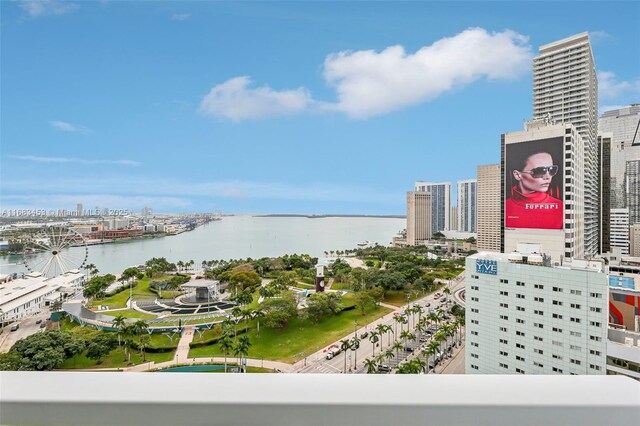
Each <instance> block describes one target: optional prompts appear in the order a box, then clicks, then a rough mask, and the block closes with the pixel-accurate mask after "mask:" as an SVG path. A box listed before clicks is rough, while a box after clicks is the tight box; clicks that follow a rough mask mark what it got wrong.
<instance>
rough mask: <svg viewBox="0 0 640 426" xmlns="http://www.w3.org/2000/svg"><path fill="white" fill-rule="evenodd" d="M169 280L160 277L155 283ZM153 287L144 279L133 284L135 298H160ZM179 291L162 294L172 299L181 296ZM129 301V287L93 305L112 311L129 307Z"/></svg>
mask: <svg viewBox="0 0 640 426" xmlns="http://www.w3.org/2000/svg"><path fill="white" fill-rule="evenodd" d="M166 278H168V275H167V276H164V275H163V276H160V277H156V278H154V281H162V280H163V279H166ZM150 285H151V280H149V278H147V277H144V278H142V279H141V280H137V281H136V282H134V283H133V284H132V289H131V290H132V293H133V295H134V297H135V296H149V297H160V296H158V295H157V294H156V293H154V292H153V291H151V289H150V288H149V286H150ZM180 294H181V293H180V292H179V291H169V290H165V291H163V292H162V298H165V299H170V298H173V297H176V296H178V295H180ZM127 300H129V288H128V287H127V288H126V289H125V290H122V291H121V292H119V293H116V294H114V295H113V296H109V297H105V298H104V299H95V300H94V301H93V305H94V306H97V305H103V306H108V307H109V308H111V309H116V308H124V307H125V306H127Z"/></svg>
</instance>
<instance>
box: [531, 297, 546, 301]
mask: <svg viewBox="0 0 640 426" xmlns="http://www.w3.org/2000/svg"><path fill="white" fill-rule="evenodd" d="M533 300H534V301H536V302H544V299H543V298H542V297H534V298H533Z"/></svg>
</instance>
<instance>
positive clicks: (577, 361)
mask: <svg viewBox="0 0 640 426" xmlns="http://www.w3.org/2000/svg"><path fill="white" fill-rule="evenodd" d="M569 361H570V362H571V364H575V365H580V364H582V362H580V360H577V359H573V358H571V359H570V360H569Z"/></svg>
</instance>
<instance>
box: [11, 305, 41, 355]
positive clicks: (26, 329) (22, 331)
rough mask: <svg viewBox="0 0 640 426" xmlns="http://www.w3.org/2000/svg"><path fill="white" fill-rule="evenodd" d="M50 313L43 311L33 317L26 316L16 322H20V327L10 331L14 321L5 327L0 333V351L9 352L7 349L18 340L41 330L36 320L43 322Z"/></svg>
mask: <svg viewBox="0 0 640 426" xmlns="http://www.w3.org/2000/svg"><path fill="white" fill-rule="evenodd" d="M50 315H51V313H50V312H49V311H43V312H40V313H39V314H36V315H35V316H33V317H30V318H26V319H24V320H22V321H20V322H18V323H17V324H20V328H19V329H18V330H16V331H11V326H12V325H13V324H16V323H13V324H11V325H9V326H7V327H5V328H4V330H3V332H2V334H1V335H0V353H5V352H9V349H11V347H12V346H13V345H14V344H15V343H16V342H17V341H18V340H20V339H24V338H25V337H29V336H31V335H32V334H35V333H37V332H38V331H40V330H43V329H42V328H40V325H39V324H36V321H37V320H42V321H43V322H45V321H46V320H47V318H49V316H50Z"/></svg>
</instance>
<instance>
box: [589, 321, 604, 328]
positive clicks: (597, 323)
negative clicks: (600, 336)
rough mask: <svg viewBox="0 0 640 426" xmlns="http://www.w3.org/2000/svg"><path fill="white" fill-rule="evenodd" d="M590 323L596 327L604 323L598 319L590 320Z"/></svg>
mask: <svg viewBox="0 0 640 426" xmlns="http://www.w3.org/2000/svg"><path fill="white" fill-rule="evenodd" d="M589 324H591V325H592V326H594V327H600V326H601V325H602V324H600V323H599V322H598V321H589Z"/></svg>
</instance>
